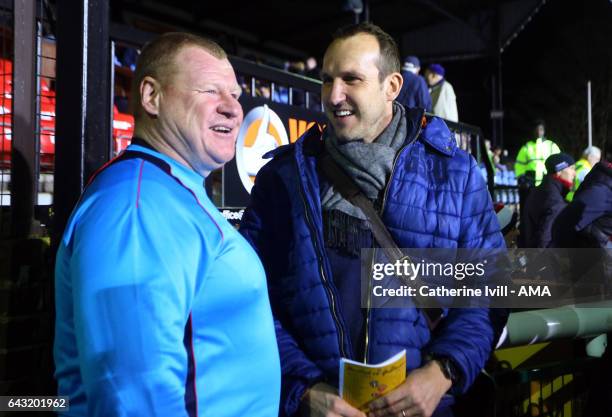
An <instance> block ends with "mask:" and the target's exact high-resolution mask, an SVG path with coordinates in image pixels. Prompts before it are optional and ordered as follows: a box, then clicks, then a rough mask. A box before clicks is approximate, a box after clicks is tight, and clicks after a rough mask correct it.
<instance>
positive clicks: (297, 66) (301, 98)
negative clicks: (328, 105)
mask: <svg viewBox="0 0 612 417" xmlns="http://www.w3.org/2000/svg"><path fill="white" fill-rule="evenodd" d="M285 69H286V70H287V71H290V72H294V73H296V74H300V75H303V76H304V77H308V78H312V79H315V80H319V79H320V78H321V75H320V69H319V67H318V65H317V60H316V58H314V57H312V56H311V57H308V58H307V59H305V60H304V61H296V62H286V63H285ZM320 103H321V96H320V95H319V94H318V93H315V92H311V93H310V94H309V99H308V105H306V93H305V92H304V91H302V90H299V89H293V98H292V104H293V105H296V106H303V107H307V108H317V106H318V108H320Z"/></svg>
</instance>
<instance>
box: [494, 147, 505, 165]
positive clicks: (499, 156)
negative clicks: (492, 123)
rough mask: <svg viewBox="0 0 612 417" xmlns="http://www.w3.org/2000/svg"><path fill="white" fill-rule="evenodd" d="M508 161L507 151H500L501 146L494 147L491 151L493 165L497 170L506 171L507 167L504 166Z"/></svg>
mask: <svg viewBox="0 0 612 417" xmlns="http://www.w3.org/2000/svg"><path fill="white" fill-rule="evenodd" d="M507 160H508V150H507V149H502V147H501V146H496V147H495V148H494V149H493V163H494V164H495V167H496V168H497V169H501V170H504V171H506V170H507V169H508V167H507V166H506V161H507Z"/></svg>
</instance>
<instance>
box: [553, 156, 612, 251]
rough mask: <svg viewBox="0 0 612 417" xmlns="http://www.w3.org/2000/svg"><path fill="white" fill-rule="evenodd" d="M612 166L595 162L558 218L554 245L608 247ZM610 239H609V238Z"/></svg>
mask: <svg viewBox="0 0 612 417" xmlns="http://www.w3.org/2000/svg"><path fill="white" fill-rule="evenodd" d="M611 229H612V165H610V163H609V162H600V163H598V164H596V165H595V166H594V167H593V169H592V170H591V172H589V174H588V175H587V176H586V177H585V178H584V181H583V182H582V184H581V185H580V187H579V188H578V191H576V195H574V199H573V200H572V202H571V203H570V204H569V205H568V206H567V208H565V209H564V210H563V211H562V212H561V213H560V214H559V216H558V217H557V220H556V221H555V224H554V227H553V236H552V237H553V244H554V246H555V247H560V248H592V247H606V245H609V244H610V236H611V235H612V230H611ZM606 239H607V241H606Z"/></svg>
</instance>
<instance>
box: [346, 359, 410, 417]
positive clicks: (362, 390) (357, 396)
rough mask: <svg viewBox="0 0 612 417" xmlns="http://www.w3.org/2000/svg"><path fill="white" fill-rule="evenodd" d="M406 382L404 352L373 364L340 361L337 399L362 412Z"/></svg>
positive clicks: (347, 360)
mask: <svg viewBox="0 0 612 417" xmlns="http://www.w3.org/2000/svg"><path fill="white" fill-rule="evenodd" d="M405 380H406V350H402V351H401V352H399V353H397V354H396V355H394V356H392V357H390V358H389V359H387V360H386V361H384V362H381V363H379V364H376V365H371V364H365V363H362V362H356V361H353V360H350V359H346V358H342V359H340V397H342V398H343V399H344V400H345V401H346V402H348V403H349V404H351V405H352V406H353V407H355V408H358V409H359V410H362V411H366V410H367V409H368V404H369V403H370V401H372V400H375V399H377V398H379V397H381V396H383V395H385V394H387V393H389V392H391V391H392V390H394V389H395V388H397V387H399V386H400V385H401V384H402V383H403V382H404V381H405Z"/></svg>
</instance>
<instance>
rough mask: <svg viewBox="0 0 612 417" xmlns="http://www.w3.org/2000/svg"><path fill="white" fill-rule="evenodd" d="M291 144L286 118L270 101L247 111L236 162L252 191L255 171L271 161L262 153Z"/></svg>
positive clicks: (248, 188) (244, 182)
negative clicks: (269, 105)
mask: <svg viewBox="0 0 612 417" xmlns="http://www.w3.org/2000/svg"><path fill="white" fill-rule="evenodd" d="M288 144H289V138H288V137H287V130H286V129H285V126H284V125H283V122H282V121H281V119H280V118H279V117H278V115H277V114H276V113H274V111H273V110H272V109H270V108H269V107H268V106H267V105H263V106H259V107H255V108H254V109H253V110H251V111H250V112H248V113H247V115H246V117H245V118H244V121H243V123H242V126H241V127H240V131H239V132H238V139H237V140H236V166H237V167H238V175H239V176H240V181H241V182H242V185H243V186H244V188H245V189H246V190H247V192H248V193H249V194H250V193H251V188H253V184H254V183H255V175H257V172H259V170H260V169H261V167H263V166H264V165H265V164H266V163H267V162H269V161H270V160H269V159H263V158H262V156H263V155H264V154H265V153H266V152H269V151H271V150H274V149H276V148H277V147H279V146H282V145H288Z"/></svg>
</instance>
